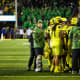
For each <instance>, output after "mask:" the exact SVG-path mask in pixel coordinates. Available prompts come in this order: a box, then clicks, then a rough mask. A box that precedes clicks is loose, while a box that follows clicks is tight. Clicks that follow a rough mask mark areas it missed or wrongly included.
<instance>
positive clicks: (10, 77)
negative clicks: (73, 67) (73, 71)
mask: <svg viewBox="0 0 80 80" xmlns="http://www.w3.org/2000/svg"><path fill="white" fill-rule="evenodd" d="M0 77H5V78H6V77H10V78H13V77H15V78H24V77H25V78H27V77H44V78H46V77H65V78H66V77H73V78H75V77H80V76H0Z"/></svg>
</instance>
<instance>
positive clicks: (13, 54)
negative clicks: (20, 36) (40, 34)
mask: <svg viewBox="0 0 80 80" xmlns="http://www.w3.org/2000/svg"><path fill="white" fill-rule="evenodd" d="M29 56H30V44H29V42H28V40H0V80H26V79H28V80H32V79H33V80H34V79H35V80H49V79H50V80H51V79H55V80H64V79H65V80H67V79H71V80H79V79H80V78H79V76H80V75H79V74H75V75H72V74H71V73H51V72H49V71H47V70H48V65H47V63H48V62H47V60H46V59H44V57H43V69H44V72H34V71H30V72H28V71H27V70H26V69H27V64H28V60H29ZM32 67H33V66H32ZM72 76H74V77H72Z"/></svg>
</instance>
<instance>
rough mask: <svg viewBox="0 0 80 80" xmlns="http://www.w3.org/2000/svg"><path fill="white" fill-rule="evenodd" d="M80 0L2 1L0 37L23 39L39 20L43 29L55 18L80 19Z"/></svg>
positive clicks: (0, 8) (0, 1)
mask: <svg viewBox="0 0 80 80" xmlns="http://www.w3.org/2000/svg"><path fill="white" fill-rule="evenodd" d="M79 6H80V0H0V37H1V33H3V36H4V35H5V36H4V37H3V38H4V39H5V38H23V34H24V33H25V32H26V30H27V29H28V28H31V27H32V26H34V24H36V23H37V21H38V20H39V19H41V20H43V29H45V28H47V27H48V24H49V21H50V19H51V18H53V17H57V16H60V17H65V18H67V19H71V18H72V17H80V7H79Z"/></svg>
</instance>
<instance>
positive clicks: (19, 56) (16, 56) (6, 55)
mask: <svg viewBox="0 0 80 80" xmlns="http://www.w3.org/2000/svg"><path fill="white" fill-rule="evenodd" d="M0 57H29V56H17V55H13V56H7V55H3V56H2V55H1V56H0Z"/></svg>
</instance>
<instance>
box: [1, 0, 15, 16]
mask: <svg viewBox="0 0 80 80" xmlns="http://www.w3.org/2000/svg"><path fill="white" fill-rule="evenodd" d="M0 15H15V0H0Z"/></svg>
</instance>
